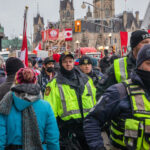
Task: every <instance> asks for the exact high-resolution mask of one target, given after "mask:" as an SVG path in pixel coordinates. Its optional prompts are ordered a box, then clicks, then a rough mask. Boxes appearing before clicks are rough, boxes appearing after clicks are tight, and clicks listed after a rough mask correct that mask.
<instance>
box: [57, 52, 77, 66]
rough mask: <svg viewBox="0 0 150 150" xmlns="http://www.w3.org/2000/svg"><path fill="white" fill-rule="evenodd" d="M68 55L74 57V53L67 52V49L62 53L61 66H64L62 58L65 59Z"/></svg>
mask: <svg viewBox="0 0 150 150" xmlns="http://www.w3.org/2000/svg"><path fill="white" fill-rule="evenodd" d="M66 57H71V58H72V59H74V56H73V55H72V53H70V52H67V51H66V52H64V53H62V54H61V56H60V59H59V64H60V67H62V60H63V59H65V58H66Z"/></svg>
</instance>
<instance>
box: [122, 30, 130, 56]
mask: <svg viewBox="0 0 150 150" xmlns="http://www.w3.org/2000/svg"><path fill="white" fill-rule="evenodd" d="M130 35H131V34H129V36H130ZM120 41H121V50H122V55H123V54H124V53H126V52H127V46H128V41H130V38H129V37H128V32H122V31H121V32H120Z"/></svg>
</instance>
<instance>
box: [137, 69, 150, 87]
mask: <svg viewBox="0 0 150 150" xmlns="http://www.w3.org/2000/svg"><path fill="white" fill-rule="evenodd" d="M136 73H137V74H138V75H139V76H140V78H141V79H142V81H143V83H144V85H145V87H147V88H148V89H150V71H144V70H140V69H137V70H136Z"/></svg>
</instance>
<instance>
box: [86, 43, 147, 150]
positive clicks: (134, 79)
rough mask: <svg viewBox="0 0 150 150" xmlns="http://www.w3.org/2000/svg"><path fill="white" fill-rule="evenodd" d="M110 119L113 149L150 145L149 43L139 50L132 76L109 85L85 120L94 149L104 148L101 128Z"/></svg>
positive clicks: (140, 148) (143, 148)
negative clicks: (121, 81)
mask: <svg viewBox="0 0 150 150" xmlns="http://www.w3.org/2000/svg"><path fill="white" fill-rule="evenodd" d="M108 121H111V128H110V130H111V132H110V140H111V145H112V146H111V150H114V149H115V150H135V149H136V150H148V149H149V147H150V44H148V45H145V46H144V47H143V48H142V49H141V50H140V52H139V53H138V57H137V63H136V69H135V71H133V72H132V73H131V79H128V80H126V81H124V82H123V83H119V84H115V85H113V86H111V87H110V88H108V89H107V90H106V92H105V93H104V94H103V95H102V97H101V98H100V100H99V102H98V103H97V105H96V106H95V108H94V109H93V110H91V112H90V113H89V115H88V116H87V118H86V119H85V122H84V132H85V136H86V140H87V142H88V144H89V147H90V149H91V150H103V149H105V147H104V145H103V139H102V138H101V128H102V126H103V125H104V123H105V122H108Z"/></svg>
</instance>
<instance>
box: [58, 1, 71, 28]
mask: <svg viewBox="0 0 150 150" xmlns="http://www.w3.org/2000/svg"><path fill="white" fill-rule="evenodd" d="M59 14H60V29H64V28H73V21H74V7H73V0H71V1H70V0H60V10H59Z"/></svg>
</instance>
